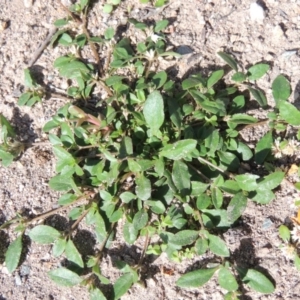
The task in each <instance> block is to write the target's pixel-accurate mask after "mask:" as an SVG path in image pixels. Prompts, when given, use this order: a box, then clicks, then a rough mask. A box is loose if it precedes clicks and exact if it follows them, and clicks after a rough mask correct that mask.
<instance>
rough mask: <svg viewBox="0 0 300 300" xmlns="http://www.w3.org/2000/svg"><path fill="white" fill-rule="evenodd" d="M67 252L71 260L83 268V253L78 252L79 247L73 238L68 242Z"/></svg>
mask: <svg viewBox="0 0 300 300" xmlns="http://www.w3.org/2000/svg"><path fill="white" fill-rule="evenodd" d="M65 254H66V257H67V259H68V260H69V261H71V262H73V263H74V264H76V265H78V266H79V267H81V268H83V267H84V263H83V260H82V258H81V255H80V253H79V252H78V250H77V248H76V247H75V245H74V243H73V241H72V240H71V239H69V240H68V242H67V245H66V249H65Z"/></svg>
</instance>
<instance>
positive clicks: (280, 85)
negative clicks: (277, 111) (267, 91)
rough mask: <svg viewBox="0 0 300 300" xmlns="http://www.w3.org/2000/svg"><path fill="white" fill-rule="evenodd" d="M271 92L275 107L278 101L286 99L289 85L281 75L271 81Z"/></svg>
mask: <svg viewBox="0 0 300 300" xmlns="http://www.w3.org/2000/svg"><path fill="white" fill-rule="evenodd" d="M272 93H273V97H274V100H275V103H276V106H277V107H278V105H279V103H280V102H282V101H286V100H287V99H288V98H289V97H290V95H291V86H290V83H289V81H288V80H287V79H286V78H285V77H284V76H283V75H278V76H277V77H276V78H275V80H274V81H273V83H272Z"/></svg>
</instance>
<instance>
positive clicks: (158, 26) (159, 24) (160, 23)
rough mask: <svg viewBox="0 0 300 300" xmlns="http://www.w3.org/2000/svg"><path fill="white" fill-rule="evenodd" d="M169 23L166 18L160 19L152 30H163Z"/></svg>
mask: <svg viewBox="0 0 300 300" xmlns="http://www.w3.org/2000/svg"><path fill="white" fill-rule="evenodd" d="M168 24H169V21H168V20H161V21H158V22H156V24H155V27H154V32H159V31H162V30H164V29H165V28H166V27H167V26H168Z"/></svg>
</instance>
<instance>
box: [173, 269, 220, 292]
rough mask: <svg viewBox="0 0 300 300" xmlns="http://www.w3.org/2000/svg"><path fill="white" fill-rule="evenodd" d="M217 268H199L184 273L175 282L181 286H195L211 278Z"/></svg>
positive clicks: (201, 284)
mask: <svg viewBox="0 0 300 300" xmlns="http://www.w3.org/2000/svg"><path fill="white" fill-rule="evenodd" d="M217 269H218V268H213V269H201V270H197V271H192V272H189V273H186V274H184V275H182V276H181V277H180V278H179V279H178V280H177V281H176V284H177V286H179V287H181V288H193V287H195V288H196V287H200V286H203V285H204V284H205V283H206V282H208V281H209V280H210V279H211V278H212V276H213V275H214V273H215V272H216V271H217Z"/></svg>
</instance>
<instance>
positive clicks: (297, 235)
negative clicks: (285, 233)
mask: <svg viewBox="0 0 300 300" xmlns="http://www.w3.org/2000/svg"><path fill="white" fill-rule="evenodd" d="M291 237H292V240H293V242H295V243H297V242H299V241H300V226H299V225H296V224H295V225H294V228H293V230H292V231H291Z"/></svg>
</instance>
